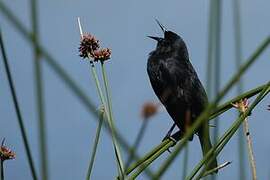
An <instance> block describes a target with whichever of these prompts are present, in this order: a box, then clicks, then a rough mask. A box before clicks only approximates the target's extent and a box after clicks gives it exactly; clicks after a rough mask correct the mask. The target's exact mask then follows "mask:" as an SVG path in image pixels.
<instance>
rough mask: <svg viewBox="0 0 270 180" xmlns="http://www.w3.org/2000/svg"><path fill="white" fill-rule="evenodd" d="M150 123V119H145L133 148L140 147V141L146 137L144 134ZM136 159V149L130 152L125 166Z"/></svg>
mask: <svg viewBox="0 0 270 180" xmlns="http://www.w3.org/2000/svg"><path fill="white" fill-rule="evenodd" d="M148 124H149V120H148V119H144V120H143V122H142V125H141V128H140V130H139V132H138V135H137V137H136V139H135V141H134V144H133V146H132V147H131V149H137V150H138V148H139V145H140V143H141V142H142V139H143V137H144V134H145V132H146V129H147V125H148ZM133 159H134V151H132V152H130V154H129V157H128V158H127V162H126V164H125V167H128V166H129V165H130V163H131V162H132V160H133Z"/></svg>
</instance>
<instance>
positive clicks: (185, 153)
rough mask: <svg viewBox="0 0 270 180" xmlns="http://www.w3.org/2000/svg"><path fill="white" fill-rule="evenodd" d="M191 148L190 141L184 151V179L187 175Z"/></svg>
mask: <svg viewBox="0 0 270 180" xmlns="http://www.w3.org/2000/svg"><path fill="white" fill-rule="evenodd" d="M188 151H189V149H188V143H187V144H186V146H185V151H184V160H183V172H182V173H183V174H182V179H185V177H186V176H187V170H188V156H189V153H188Z"/></svg>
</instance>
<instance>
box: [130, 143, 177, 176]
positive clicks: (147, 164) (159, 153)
mask: <svg viewBox="0 0 270 180" xmlns="http://www.w3.org/2000/svg"><path fill="white" fill-rule="evenodd" d="M174 144H175V143H174V142H172V141H170V142H169V143H168V144H166V145H165V146H163V147H162V148H161V149H159V150H158V151H157V152H156V153H155V154H154V155H153V156H151V157H149V158H148V159H147V160H146V161H144V162H143V163H142V164H141V165H140V166H139V167H138V169H137V171H135V172H134V173H133V174H132V175H131V176H130V179H136V178H137V177H138V176H139V175H140V174H141V173H142V172H143V170H144V169H145V168H146V167H148V166H149V165H150V164H151V163H152V162H153V161H154V160H155V159H157V158H158V157H159V156H160V155H161V154H163V153H164V152H165V151H167V149H169V148H170V147H171V146H173V145H174ZM154 179H158V178H157V177H154Z"/></svg>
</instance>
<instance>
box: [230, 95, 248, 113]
mask: <svg viewBox="0 0 270 180" xmlns="http://www.w3.org/2000/svg"><path fill="white" fill-rule="evenodd" d="M232 105H233V106H234V107H235V108H237V109H238V110H239V111H240V112H242V113H244V112H246V110H247V109H248V105H249V102H248V99H247V98H245V99H241V100H240V101H238V102H236V103H233V104H232Z"/></svg>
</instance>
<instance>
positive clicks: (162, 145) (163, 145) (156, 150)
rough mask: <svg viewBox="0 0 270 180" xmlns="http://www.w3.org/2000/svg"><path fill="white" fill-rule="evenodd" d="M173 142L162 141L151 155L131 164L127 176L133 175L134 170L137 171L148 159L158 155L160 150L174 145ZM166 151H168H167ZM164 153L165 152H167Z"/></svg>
mask: <svg viewBox="0 0 270 180" xmlns="http://www.w3.org/2000/svg"><path fill="white" fill-rule="evenodd" d="M171 142H172V141H171V140H170V139H166V140H164V141H162V142H161V143H160V144H159V145H158V146H157V147H155V148H153V149H152V150H151V151H150V152H149V153H147V154H146V155H145V156H144V157H143V158H142V159H139V160H138V161H137V162H135V163H133V164H131V166H130V167H129V168H128V169H127V170H126V174H129V173H131V172H132V171H133V170H134V169H136V168H137V167H138V166H140V165H141V164H142V163H143V162H145V161H146V160H147V159H149V158H150V157H152V156H153V155H154V154H155V153H157V152H158V151H159V150H160V149H162V148H163V147H165V146H167V145H168V144H171V145H173V143H171ZM165 151H166V150H165ZM165 151H164V152H165Z"/></svg>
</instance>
